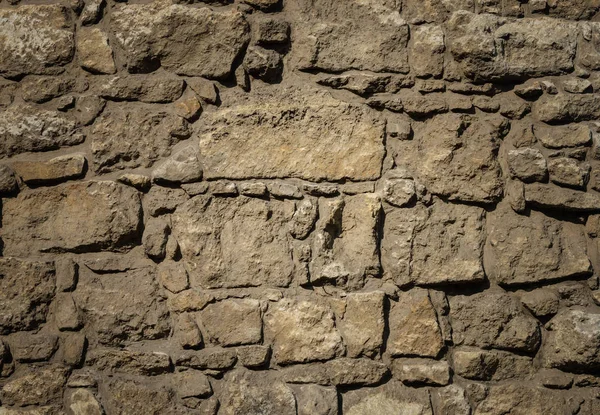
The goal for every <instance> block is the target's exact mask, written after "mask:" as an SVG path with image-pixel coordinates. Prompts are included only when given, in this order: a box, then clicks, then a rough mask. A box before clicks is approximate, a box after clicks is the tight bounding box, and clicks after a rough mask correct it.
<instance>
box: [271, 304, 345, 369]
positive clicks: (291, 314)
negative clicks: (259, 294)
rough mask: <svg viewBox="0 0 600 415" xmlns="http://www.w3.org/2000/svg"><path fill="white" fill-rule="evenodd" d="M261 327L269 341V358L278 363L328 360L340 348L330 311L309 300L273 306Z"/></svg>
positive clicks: (336, 354)
mask: <svg viewBox="0 0 600 415" xmlns="http://www.w3.org/2000/svg"><path fill="white" fill-rule="evenodd" d="M264 324H265V338H266V339H268V340H272V344H273V359H274V360H275V361H276V362H277V363H279V364H289V363H306V362H311V361H315V360H328V359H332V358H334V357H336V356H339V355H340V354H341V353H342V351H343V349H344V346H343V344H342V338H341V336H340V335H339V333H338V331H337V329H336V328H335V321H334V315H333V313H332V311H331V309H330V308H329V307H327V306H325V305H323V304H321V303H318V302H315V301H312V300H305V299H298V300H290V299H283V300H281V301H279V302H277V303H273V304H271V305H270V307H269V310H268V311H267V313H266V314H265V317H264Z"/></svg>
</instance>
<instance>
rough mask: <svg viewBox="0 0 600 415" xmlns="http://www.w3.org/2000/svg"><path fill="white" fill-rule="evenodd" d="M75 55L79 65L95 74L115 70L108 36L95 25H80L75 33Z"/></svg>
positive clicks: (113, 71)
mask: <svg viewBox="0 0 600 415" xmlns="http://www.w3.org/2000/svg"><path fill="white" fill-rule="evenodd" d="M77 56H78V59H79V65H81V67H82V68H83V69H85V70H86V71H89V72H91V73H95V74H113V73H115V72H117V68H116V66H115V61H114V59H113V51H112V48H111V47H110V45H109V44H108V37H107V36H106V33H104V32H103V31H101V30H100V29H98V28H96V27H94V28H85V27H82V28H81V29H80V30H79V32H78V33H77Z"/></svg>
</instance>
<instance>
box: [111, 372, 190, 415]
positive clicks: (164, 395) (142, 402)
mask: <svg viewBox="0 0 600 415" xmlns="http://www.w3.org/2000/svg"><path fill="white" fill-rule="evenodd" d="M101 393H102V396H103V397H104V400H103V404H104V409H105V411H106V413H108V414H115V415H129V414H161V413H165V412H167V413H169V414H173V415H182V414H184V413H186V411H184V410H183V409H181V408H178V406H177V404H175V403H174V398H175V392H174V391H173V389H172V388H171V387H168V386H165V385H164V384H163V383H156V382H144V381H142V380H137V379H125V378H109V380H107V381H106V382H104V383H103V384H102V385H101ZM188 413H189V412H188Z"/></svg>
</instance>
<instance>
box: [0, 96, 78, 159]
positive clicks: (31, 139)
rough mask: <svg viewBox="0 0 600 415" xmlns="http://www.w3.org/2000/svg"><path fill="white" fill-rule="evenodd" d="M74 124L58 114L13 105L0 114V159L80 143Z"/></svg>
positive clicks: (61, 114)
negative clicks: (0, 157)
mask: <svg viewBox="0 0 600 415" xmlns="http://www.w3.org/2000/svg"><path fill="white" fill-rule="evenodd" d="M83 140H84V136H83V135H81V134H77V130H76V125H75V121H74V120H71V119H70V118H68V117H67V116H65V115H64V114H63V113H60V112H57V111H48V110H39V109H35V108H33V107H31V106H26V105H13V106H11V107H9V108H7V109H6V110H5V111H2V112H0V156H12V155H15V154H20V153H25V152H29V151H48V150H56V149H58V148H60V147H64V146H73V145H76V144H80V143H82V142H83Z"/></svg>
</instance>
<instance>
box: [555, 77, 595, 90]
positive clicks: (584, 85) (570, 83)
mask: <svg viewBox="0 0 600 415" xmlns="http://www.w3.org/2000/svg"><path fill="white" fill-rule="evenodd" d="M562 87H563V89H564V90H565V91H566V92H570V93H572V94H587V93H591V92H594V88H593V87H592V83H591V82H590V81H588V80H587V79H580V78H567V79H565V80H564V81H562Z"/></svg>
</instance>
